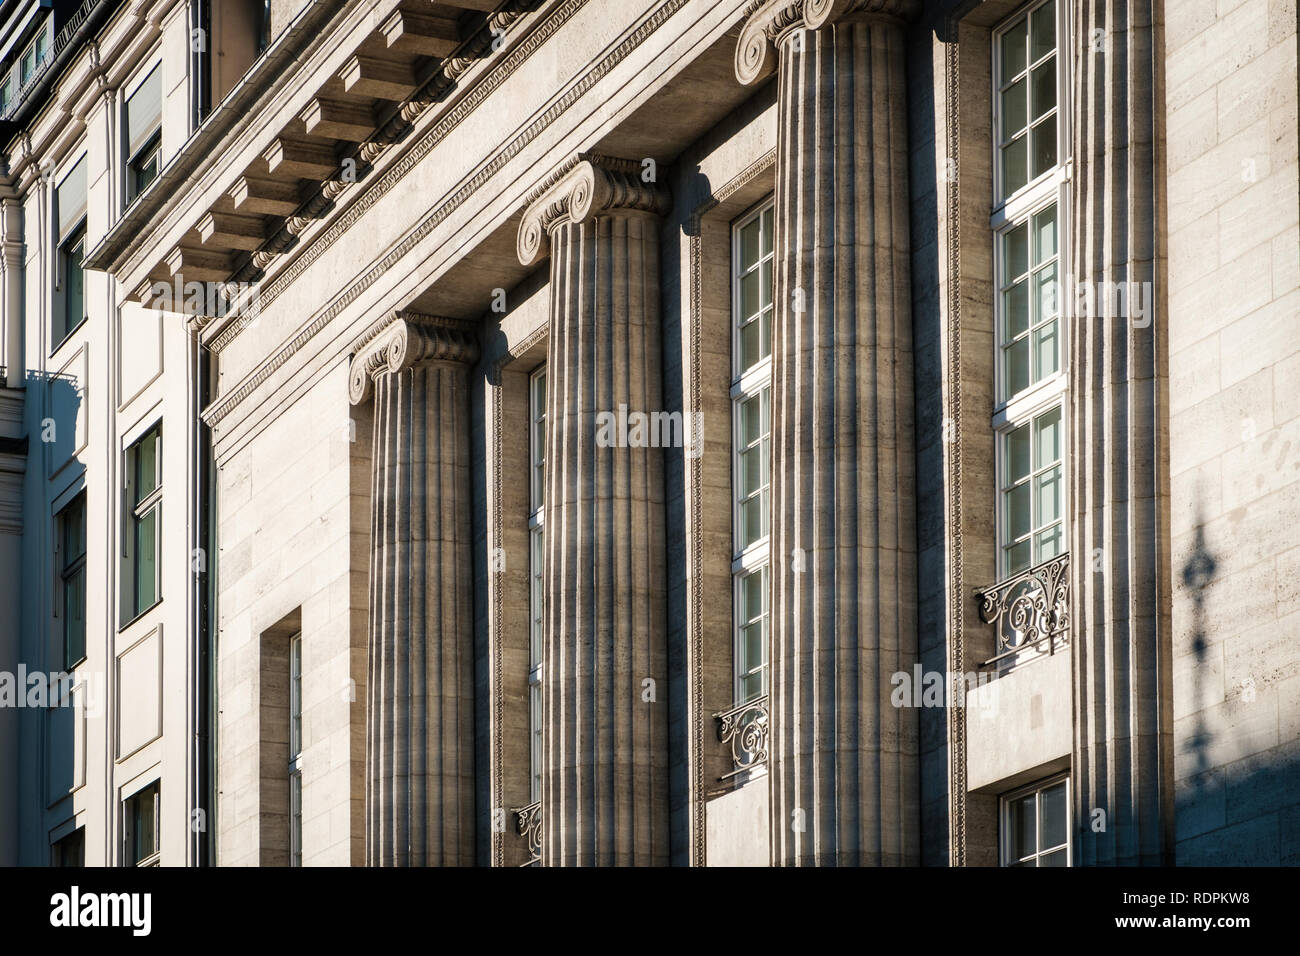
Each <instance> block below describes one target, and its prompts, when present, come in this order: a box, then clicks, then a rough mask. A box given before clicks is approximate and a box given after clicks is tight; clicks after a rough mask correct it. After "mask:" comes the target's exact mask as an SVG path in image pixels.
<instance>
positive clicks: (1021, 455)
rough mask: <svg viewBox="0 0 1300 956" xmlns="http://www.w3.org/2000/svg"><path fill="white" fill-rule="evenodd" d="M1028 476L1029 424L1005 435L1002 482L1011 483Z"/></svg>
mask: <svg viewBox="0 0 1300 956" xmlns="http://www.w3.org/2000/svg"><path fill="white" fill-rule="evenodd" d="M1028 477H1029V426H1028V425H1021V426H1020V427H1019V428H1017V429H1015V430H1014V431H1012V432H1011V433H1010V434H1009V435H1007V475H1006V477H1005V479H1004V484H1008V485H1012V484H1015V483H1016V482H1017V481H1020V480H1021V479H1023V478H1028Z"/></svg>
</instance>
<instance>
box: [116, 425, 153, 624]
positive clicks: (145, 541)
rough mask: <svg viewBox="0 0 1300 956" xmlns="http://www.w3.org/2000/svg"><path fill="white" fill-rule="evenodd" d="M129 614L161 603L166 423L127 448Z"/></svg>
mask: <svg viewBox="0 0 1300 956" xmlns="http://www.w3.org/2000/svg"><path fill="white" fill-rule="evenodd" d="M126 502H127V508H128V515H127V530H126V541H125V562H124V563H125V572H126V573H125V575H124V582H123V583H124V585H125V587H126V600H125V602H124V605H125V617H126V619H127V620H132V619H134V618H136V617H138V616H139V615H141V614H143V613H144V612H145V611H147V610H149V608H151V607H153V606H154V605H155V604H157V603H158V600H159V598H160V596H161V594H160V580H159V570H158V555H159V552H160V545H161V541H162V426H161V425H155V426H154V427H153V428H151V429H150V430H149V431H148V432H146V433H145V435H144V437H142V438H141V439H140V440H139V441H137V442H136V443H135V444H134V445H132V446H131V447H130V448H129V449H127V455H126Z"/></svg>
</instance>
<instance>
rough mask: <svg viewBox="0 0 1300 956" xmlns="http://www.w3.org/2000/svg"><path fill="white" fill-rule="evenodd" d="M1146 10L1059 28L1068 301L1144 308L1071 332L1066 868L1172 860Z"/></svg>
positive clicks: (1079, 320) (1080, 8) (1078, 19)
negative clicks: (1118, 291)
mask: <svg viewBox="0 0 1300 956" xmlns="http://www.w3.org/2000/svg"><path fill="white" fill-rule="evenodd" d="M1159 6H1160V5H1159V4H1156V3H1154V2H1152V0H1135V2H1130V0H1079V2H1078V3H1076V5H1075V22H1074V24H1073V29H1072V31H1071V33H1072V36H1073V46H1074V50H1073V62H1074V63H1075V64H1076V68H1075V69H1074V71H1073V73H1072V76H1073V80H1074V102H1075V120H1074V130H1073V131H1074V166H1075V173H1074V194H1073V203H1072V207H1073V216H1072V219H1073V222H1074V229H1073V237H1072V238H1073V243H1072V246H1073V248H1072V251H1073V255H1074V269H1073V271H1074V273H1075V276H1074V278H1075V281H1076V283H1078V284H1079V285H1078V291H1079V293H1080V294H1079V295H1077V296H1073V297H1071V298H1072V299H1073V300H1074V301H1076V302H1092V303H1102V302H1105V301H1106V299H1108V298H1109V296H1107V295H1105V291H1106V290H1111V289H1115V288H1117V287H1122V288H1124V289H1125V290H1127V292H1128V293H1129V296H1128V299H1127V301H1129V302H1132V301H1134V298H1133V294H1134V293H1135V292H1137V291H1139V290H1141V295H1142V301H1143V302H1146V303H1148V304H1149V306H1150V308H1149V309H1148V311H1147V312H1146V314H1145V315H1142V316H1136V315H1111V314H1107V313H1108V312H1109V311H1110V310H1109V309H1106V308H1098V309H1095V310H1094V311H1095V313H1096V314H1092V315H1088V314H1077V315H1075V316H1074V317H1073V320H1072V322H1071V335H1070V338H1071V341H1070V384H1071V386H1072V391H1073V396H1072V398H1073V401H1072V403H1071V439H1070V449H1071V456H1072V468H1071V471H1072V473H1073V474H1072V477H1073V481H1072V483H1071V497H1072V501H1073V508H1072V511H1073V515H1074V522H1073V529H1072V531H1073V543H1072V545H1071V549H1072V550H1073V551H1074V553H1075V554H1077V555H1078V559H1077V560H1072V561H1071V562H1070V564H1071V567H1072V569H1073V574H1074V593H1075V595H1076V599H1075V615H1074V620H1075V628H1074V640H1073V641H1072V654H1073V658H1074V659H1073V664H1074V710H1075V742H1074V767H1075V778H1076V779H1075V786H1074V824H1075V850H1074V857H1075V861H1076V862H1077V863H1080V864H1083V865H1142V866H1160V865H1165V866H1167V865H1170V864H1171V863H1172V862H1173V840H1172V827H1173V736H1172V735H1173V711H1172V707H1173V704H1172V696H1171V681H1172V677H1171V671H1172V664H1171V655H1172V650H1171V620H1170V613H1171V612H1170V601H1171V598H1170V594H1171V591H1170V566H1169V565H1170V558H1169V551H1168V541H1169V527H1168V521H1169V467H1168V466H1169V451H1168V449H1169V444H1168V424H1167V422H1168V414H1169V413H1168V398H1167V396H1168V372H1167V369H1168V359H1167V348H1168V345H1167V342H1166V339H1165V335H1166V331H1165V330H1166V325H1165V322H1166V317H1165V310H1164V301H1165V296H1164V290H1163V289H1162V288H1160V287H1159V286H1157V285H1156V282H1157V281H1158V277H1159V276H1160V275H1161V273H1162V272H1163V264H1162V263H1161V262H1160V260H1161V259H1162V257H1163V253H1162V251H1161V248H1160V226H1159V209H1160V205H1161V202H1162V199H1161V192H1160V190H1161V188H1162V187H1161V185H1160V180H1161V176H1162V175H1163V174H1162V171H1161V168H1160V160H1159V155H1158V154H1159V150H1160V148H1161V146H1162V144H1161V142H1160V137H1161V134H1160V132H1159V130H1160V128H1161V127H1160V122H1159V113H1158V108H1157V105H1156V104H1157V97H1158V96H1159V95H1161V92H1162V77H1161V76H1160V71H1159V68H1158V65H1157V63H1156V58H1157V56H1158V46H1159V35H1160V34H1159V31H1158V29H1157V28H1156V27H1155V26H1154V25H1153V22H1152V21H1153V14H1154V12H1155V11H1156V10H1157V9H1158V8H1159ZM1099 283H1100V284H1101V286H1100V289H1101V292H1100V293H1099V291H1098V290H1099ZM1084 289H1087V290H1089V293H1090V294H1088V295H1086V296H1085V295H1083V294H1082V293H1083V290H1084ZM1098 811H1100V813H1099V812H1098Z"/></svg>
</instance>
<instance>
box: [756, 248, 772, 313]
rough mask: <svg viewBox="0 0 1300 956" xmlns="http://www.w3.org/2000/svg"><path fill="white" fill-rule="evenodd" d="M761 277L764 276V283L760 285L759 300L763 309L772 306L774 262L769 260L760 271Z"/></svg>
mask: <svg viewBox="0 0 1300 956" xmlns="http://www.w3.org/2000/svg"><path fill="white" fill-rule="evenodd" d="M759 275H761V276H762V282H761V284H760V285H759V290H758V298H759V301H760V302H761V303H762V305H763V307H764V308H766V307H767V306H769V305H771V304H772V260H771V259H768V260H767V261H765V262H764V263H763V265H762V268H761V269H759Z"/></svg>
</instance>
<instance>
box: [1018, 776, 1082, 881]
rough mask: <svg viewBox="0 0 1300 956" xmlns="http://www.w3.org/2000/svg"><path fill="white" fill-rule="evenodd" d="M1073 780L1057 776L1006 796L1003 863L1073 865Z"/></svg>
mask: <svg viewBox="0 0 1300 956" xmlns="http://www.w3.org/2000/svg"><path fill="white" fill-rule="evenodd" d="M1071 829H1072V828H1071V826H1070V780H1069V778H1068V777H1057V778H1055V779H1052V780H1049V781H1047V782H1045V783H1039V784H1035V785H1034V786H1032V787H1029V788H1027V789H1025V790H1019V791H1016V792H1015V793H1012V794H1009V795H1007V796H1005V797H1003V798H1002V865H1003V866H1069V865H1070V831H1071Z"/></svg>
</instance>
